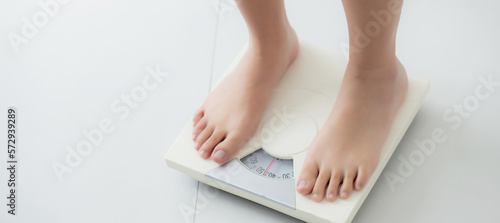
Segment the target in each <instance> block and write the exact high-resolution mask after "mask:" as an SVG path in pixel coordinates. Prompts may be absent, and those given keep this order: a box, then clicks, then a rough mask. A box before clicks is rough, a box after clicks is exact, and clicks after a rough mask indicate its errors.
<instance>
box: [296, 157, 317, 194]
mask: <svg viewBox="0 0 500 223" xmlns="http://www.w3.org/2000/svg"><path fill="white" fill-rule="evenodd" d="M317 177H318V166H317V165H316V163H312V162H306V163H305V165H304V166H303V167H302V171H301V172H300V176H299V178H298V180H297V192H299V193H301V194H309V193H311V191H312V189H313V187H314V183H315V182H316V178H317Z"/></svg>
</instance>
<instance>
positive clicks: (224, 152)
mask: <svg viewBox="0 0 500 223" xmlns="http://www.w3.org/2000/svg"><path fill="white" fill-rule="evenodd" d="M244 142H245V139H244V137H243V136H242V135H239V134H229V135H228V136H227V137H226V138H225V139H224V140H223V141H222V142H220V143H219V144H217V146H215V149H214V150H213V152H212V160H213V161H215V162H217V163H225V162H226V161H228V160H229V159H231V158H232V157H233V156H234V155H235V154H236V152H238V150H239V148H240V147H241V146H242V145H243V143H244Z"/></svg>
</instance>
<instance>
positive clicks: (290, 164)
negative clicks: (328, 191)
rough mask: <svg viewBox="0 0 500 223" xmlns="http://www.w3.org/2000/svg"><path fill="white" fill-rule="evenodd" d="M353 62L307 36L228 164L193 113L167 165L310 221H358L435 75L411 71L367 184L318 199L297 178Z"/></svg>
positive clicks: (167, 160) (234, 64) (237, 59)
mask: <svg viewBox="0 0 500 223" xmlns="http://www.w3.org/2000/svg"><path fill="white" fill-rule="evenodd" d="M245 50H246V47H244V48H243V50H242V51H241V52H240V53H239V54H238V56H237V57H236V58H235V59H234V61H233V62H232V64H231V65H230V66H229V68H228V69H227V71H226V73H225V75H227V74H228V73H230V72H231V71H232V70H233V69H234V67H235V66H236V65H237V64H238V62H239V60H240V59H241V57H242V55H243V53H244V52H245ZM346 65H347V59H346V57H345V56H344V53H343V52H342V51H340V50H337V49H333V48H329V47H325V46H321V45H317V44H313V43H310V42H305V41H300V51H299V54H298V56H297V58H296V60H295V61H294V62H293V64H292V65H291V66H290V67H289V68H288V69H287V71H286V73H285V74H284V76H283V77H282V79H281V80H280V82H279V83H278V85H277V86H276V88H275V90H274V91H273V93H272V96H271V99H270V101H269V102H268V104H267V107H266V110H265V112H264V114H263V116H262V119H261V120H260V123H259V127H258V130H257V132H256V133H255V134H254V136H253V137H252V138H250V139H249V140H248V141H247V142H246V144H245V145H244V146H243V147H242V148H241V149H240V150H239V152H238V153H237V154H236V155H235V157H234V158H232V159H231V160H229V161H227V162H226V163H224V164H223V165H220V164H218V163H216V162H214V161H212V160H211V159H203V158H201V157H200V156H199V155H198V152H197V151H196V150H195V149H194V142H193V141H192V130H193V126H192V121H189V122H188V123H187V124H186V126H185V127H184V129H183V130H182V131H181V133H180V134H179V136H178V137H177V139H176V140H175V141H174V143H173V144H172V146H171V147H170V149H169V150H168V151H167V153H166V154H165V160H166V162H167V165H168V166H169V167H171V168H174V169H177V170H179V171H181V172H184V173H186V174H188V175H189V176H191V177H193V178H195V179H197V180H199V181H201V182H203V183H205V184H208V185H210V186H213V187H216V188H219V189H221V190H224V191H227V192H229V193H232V194H235V195H237V196H240V197H242V198H245V199H248V200H251V201H253V202H256V203H259V204H261V205H264V206H267V207H269V208H272V209H274V210H276V211H279V212H282V213H284V214H287V215H290V216H292V217H295V218H298V219H301V220H303V221H306V222H330V223H332V222H333V223H340V222H351V220H352V219H353V217H354V216H355V214H356V212H357V211H358V209H359V207H360V206H361V204H362V203H363V201H364V200H365V198H366V196H367V195H368V193H369V192H370V190H371V188H372V187H373V185H374V184H375V182H376V181H377V178H378V177H379V176H380V173H381V172H382V170H383V169H384V167H385V165H386V164H387V162H388V161H389V159H390V157H391V155H392V153H393V152H394V150H395V149H396V147H397V145H398V143H399V141H400V140H401V138H402V137H403V135H404V133H405V132H406V130H407V129H408V127H409V126H410V123H411V122H412V120H413V118H414V117H415V115H416V113H417V111H418V109H419V107H420V106H421V104H422V101H423V100H424V98H425V96H426V95H427V93H428V91H429V80H428V79H427V78H424V77H420V76H417V75H412V74H408V82H409V84H408V93H407V96H406V99H405V101H404V102H403V104H402V106H401V108H400V109H399V111H398V113H397V115H396V117H395V120H394V122H393V125H392V127H391V131H390V133H389V135H388V137H387V141H386V142H385V144H384V146H383V148H382V150H381V153H380V160H379V164H378V166H377V168H376V170H375V171H374V172H373V174H372V176H371V178H370V179H369V181H368V183H367V184H366V185H365V187H364V188H363V189H362V190H361V191H353V192H352V194H351V196H350V197H349V198H348V199H346V200H343V199H337V200H335V201H334V202H329V201H326V200H323V201H322V202H315V201H313V200H312V199H311V198H310V195H302V194H299V193H298V192H297V191H296V189H295V187H296V185H297V182H296V180H297V178H298V176H299V175H300V170H301V168H302V164H303V162H304V159H305V155H306V153H307V148H308V146H309V144H310V143H311V141H312V140H313V138H314V137H315V136H316V134H317V133H318V131H319V130H320V129H321V127H322V125H323V124H324V123H325V121H326V119H327V118H328V115H329V113H330V111H331V110H332V108H333V105H334V104H335V100H336V97H337V94H338V92H339V89H340V85H341V83H342V78H343V75H344V71H345V68H346ZM225 75H224V76H225ZM224 76H223V77H222V78H224ZM222 78H221V79H222Z"/></svg>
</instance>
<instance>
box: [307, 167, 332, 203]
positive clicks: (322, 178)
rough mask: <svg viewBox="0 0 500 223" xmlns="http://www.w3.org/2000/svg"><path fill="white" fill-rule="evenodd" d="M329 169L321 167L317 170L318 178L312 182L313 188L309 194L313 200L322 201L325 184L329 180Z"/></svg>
mask: <svg viewBox="0 0 500 223" xmlns="http://www.w3.org/2000/svg"><path fill="white" fill-rule="evenodd" d="M330 173H331V171H330V169H329V168H324V167H323V168H321V169H320V171H319V175H318V178H317V179H316V183H315V184H314V188H313V191H312V194H311V198H312V199H313V200H314V201H322V200H323V197H324V196H325V188H326V184H327V183H328V182H329V181H330V177H331V174H330Z"/></svg>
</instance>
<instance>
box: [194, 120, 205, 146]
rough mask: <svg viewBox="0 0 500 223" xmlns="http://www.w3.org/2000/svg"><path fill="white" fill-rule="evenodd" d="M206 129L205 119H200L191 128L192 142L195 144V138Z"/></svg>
mask: <svg viewBox="0 0 500 223" xmlns="http://www.w3.org/2000/svg"><path fill="white" fill-rule="evenodd" d="M206 127H207V119H205V118H202V119H201V120H200V121H198V123H196V125H195V126H194V127H193V141H195V142H196V138H198V136H199V135H200V133H201V132H202V131H203V130H204V129H205V128H206Z"/></svg>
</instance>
